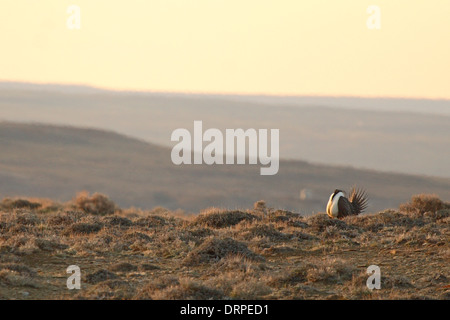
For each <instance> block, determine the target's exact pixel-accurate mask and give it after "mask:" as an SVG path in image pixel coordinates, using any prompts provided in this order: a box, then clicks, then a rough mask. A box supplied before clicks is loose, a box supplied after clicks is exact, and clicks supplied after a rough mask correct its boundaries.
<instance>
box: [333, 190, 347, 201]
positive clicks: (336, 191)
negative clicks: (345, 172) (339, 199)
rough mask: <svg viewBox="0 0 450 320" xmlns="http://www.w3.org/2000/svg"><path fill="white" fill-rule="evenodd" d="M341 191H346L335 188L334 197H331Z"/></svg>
mask: <svg viewBox="0 0 450 320" xmlns="http://www.w3.org/2000/svg"><path fill="white" fill-rule="evenodd" d="M339 192H342V193H344V191H342V190H340V189H336V190H334V193H333V197H332V198H331V199H333V198H334V196H335V195H337V194H338V193H339Z"/></svg>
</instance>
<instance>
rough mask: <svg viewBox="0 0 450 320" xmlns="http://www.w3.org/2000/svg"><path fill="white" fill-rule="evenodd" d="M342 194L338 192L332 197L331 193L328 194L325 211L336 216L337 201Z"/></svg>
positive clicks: (337, 209) (337, 210)
mask: <svg viewBox="0 0 450 320" xmlns="http://www.w3.org/2000/svg"><path fill="white" fill-rule="evenodd" d="M343 196H344V194H343V193H342V192H339V193H338V194H336V195H335V196H334V198H333V194H332V195H331V196H330V200H328V205H327V213H328V215H330V216H331V217H333V218H337V216H338V213H339V207H338V201H339V198H340V197H343Z"/></svg>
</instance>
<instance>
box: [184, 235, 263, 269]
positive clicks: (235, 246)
mask: <svg viewBox="0 0 450 320" xmlns="http://www.w3.org/2000/svg"><path fill="white" fill-rule="evenodd" d="M228 255H241V256H244V257H246V258H248V259H251V260H262V259H263V258H262V257H261V256H259V255H257V254H256V253H254V252H252V251H251V250H250V249H248V247H247V246H246V245H245V243H243V242H239V241H236V240H234V239H231V238H223V239H219V238H210V239H208V240H206V241H205V242H203V243H202V244H201V245H200V246H198V247H197V248H195V249H193V250H192V251H191V252H189V254H188V255H187V257H186V258H185V259H184V261H183V264H185V265H197V264H201V263H211V262H214V261H219V260H220V259H223V258H225V257H226V256H228Z"/></svg>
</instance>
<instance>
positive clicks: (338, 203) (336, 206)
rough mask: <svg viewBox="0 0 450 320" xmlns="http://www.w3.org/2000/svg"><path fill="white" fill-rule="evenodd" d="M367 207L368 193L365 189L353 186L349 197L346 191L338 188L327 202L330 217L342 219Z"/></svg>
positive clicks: (354, 214)
mask: <svg viewBox="0 0 450 320" xmlns="http://www.w3.org/2000/svg"><path fill="white" fill-rule="evenodd" d="M366 208H367V194H366V192H365V191H364V190H360V189H355V188H353V189H352V191H351V192H350V197H348V199H347V198H346V197H345V195H344V191H342V190H339V189H336V190H334V192H333V194H331V196H330V200H328V204H327V214H328V216H329V217H330V218H338V219H342V218H344V217H347V216H356V215H358V214H360V213H361V212H363V211H364V210H365V209H366Z"/></svg>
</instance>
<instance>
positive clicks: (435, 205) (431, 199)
mask: <svg viewBox="0 0 450 320" xmlns="http://www.w3.org/2000/svg"><path fill="white" fill-rule="evenodd" d="M445 207H446V205H445V204H444V202H443V201H442V200H441V199H439V197H438V196H437V195H435V194H418V195H414V196H412V197H411V201H410V202H408V203H403V204H401V205H400V211H402V212H406V213H418V214H424V213H426V212H436V211H438V210H441V209H444V208H445Z"/></svg>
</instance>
